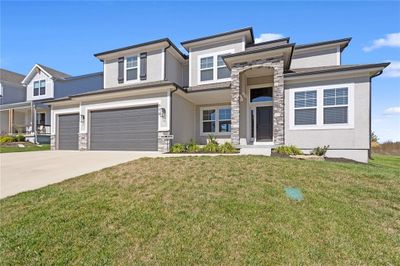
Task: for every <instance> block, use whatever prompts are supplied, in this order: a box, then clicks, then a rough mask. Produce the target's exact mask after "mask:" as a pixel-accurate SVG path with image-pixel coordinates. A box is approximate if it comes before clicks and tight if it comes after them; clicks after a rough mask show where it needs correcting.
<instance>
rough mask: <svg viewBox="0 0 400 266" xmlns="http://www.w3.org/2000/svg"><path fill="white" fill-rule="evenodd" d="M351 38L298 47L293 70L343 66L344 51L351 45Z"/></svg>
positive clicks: (294, 54) (294, 53) (294, 56)
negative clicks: (342, 56)
mask: <svg viewBox="0 0 400 266" xmlns="http://www.w3.org/2000/svg"><path fill="white" fill-rule="evenodd" d="M350 41H351V38H344V39H339V40H332V41H326V42H317V43H310V44H303V45H296V46H295V49H294V52H293V57H292V63H291V68H292V69H297V68H309V67H322V66H339V65H341V55H342V52H343V50H344V49H345V48H346V47H347V46H348V45H349V43H350Z"/></svg>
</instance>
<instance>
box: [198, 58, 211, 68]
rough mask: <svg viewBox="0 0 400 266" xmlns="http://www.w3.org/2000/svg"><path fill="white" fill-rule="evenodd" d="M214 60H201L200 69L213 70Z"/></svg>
mask: <svg viewBox="0 0 400 266" xmlns="http://www.w3.org/2000/svg"><path fill="white" fill-rule="evenodd" d="M213 59H214V58H213V57H212V56H210V57H205V58H201V60H200V69H205V68H213V67H214V62H213Z"/></svg>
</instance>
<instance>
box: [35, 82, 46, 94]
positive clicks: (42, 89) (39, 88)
mask: <svg viewBox="0 0 400 266" xmlns="http://www.w3.org/2000/svg"><path fill="white" fill-rule="evenodd" d="M45 94H46V80H44V79H43V80H38V81H35V82H33V96H38V95H45Z"/></svg>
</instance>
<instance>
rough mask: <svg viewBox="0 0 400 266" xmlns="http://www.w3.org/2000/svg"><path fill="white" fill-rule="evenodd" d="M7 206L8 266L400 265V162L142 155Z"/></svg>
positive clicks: (4, 256) (3, 227)
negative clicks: (289, 192)
mask: <svg viewBox="0 0 400 266" xmlns="http://www.w3.org/2000/svg"><path fill="white" fill-rule="evenodd" d="M285 187H296V188H299V189H301V191H302V193H303V196H304V200H303V201H300V202H296V201H293V200H290V199H288V198H287V196H286V195H285V192H284V188H285ZM0 203H1V204H0V213H1V221H0V258H1V263H2V264H6V265H16V264H24V265H34V264H42V265H50V264H58V265H64V264H67V263H68V264H90V265H98V264H103V265H104V264H107V265H108V264H114V265H127V264H150V265H154V264H158V265H180V264H206V265H209V264H218V265H219V264H224V265H232V264H236V265H237V264H270V265H275V264H321V265H332V264H338V265H349V264H370V265H377V264H387V265H399V264H400V255H399V254H400V157H388V156H377V157H376V159H375V160H373V161H372V162H371V164H370V165H363V164H355V163H354V164H351V163H334V162H314V161H297V160H290V159H281V158H272V157H261V156H218V157H208V156H203V157H179V158H156V159H150V158H145V159H140V160H137V161H133V162H129V163H125V164H122V165H119V166H115V167H111V168H107V169H105V170H102V171H98V172H95V173H91V174H87V175H84V176H81V177H79V178H75V179H70V180H68V181H65V182H62V183H60V184H56V185H51V186H49V187H46V188H43V189H39V190H35V191H31V192H26V193H22V194H19V195H16V196H13V197H10V198H6V199H4V200H1V201H0Z"/></svg>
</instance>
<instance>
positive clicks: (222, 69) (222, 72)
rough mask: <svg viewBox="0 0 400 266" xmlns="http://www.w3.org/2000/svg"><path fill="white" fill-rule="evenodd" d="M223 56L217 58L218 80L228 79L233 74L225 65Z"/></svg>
mask: <svg viewBox="0 0 400 266" xmlns="http://www.w3.org/2000/svg"><path fill="white" fill-rule="evenodd" d="M222 56H223V55H218V57H217V78H218V79H226V78H229V77H230V76H231V72H230V71H229V69H228V67H227V66H226V65H225V62H224V60H223V59H222Z"/></svg>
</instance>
